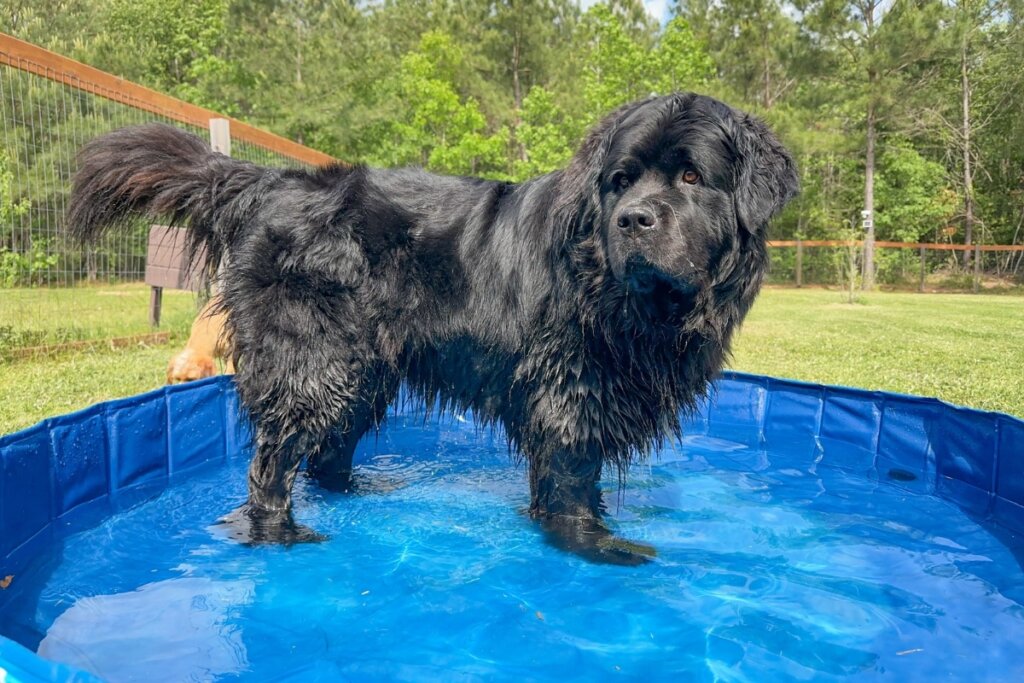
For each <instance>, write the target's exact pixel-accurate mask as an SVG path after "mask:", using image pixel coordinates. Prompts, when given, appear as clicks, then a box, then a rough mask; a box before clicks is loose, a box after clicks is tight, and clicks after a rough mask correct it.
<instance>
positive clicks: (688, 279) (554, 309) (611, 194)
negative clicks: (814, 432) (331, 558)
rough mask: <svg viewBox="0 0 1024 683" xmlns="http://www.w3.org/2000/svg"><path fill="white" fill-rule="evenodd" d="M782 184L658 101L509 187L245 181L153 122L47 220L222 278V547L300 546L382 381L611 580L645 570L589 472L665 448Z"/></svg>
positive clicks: (696, 104) (367, 174) (236, 170)
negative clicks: (453, 417) (433, 416)
mask: <svg viewBox="0 0 1024 683" xmlns="http://www.w3.org/2000/svg"><path fill="white" fill-rule="evenodd" d="M688 170H689V171H693V172H694V173H696V174H697V175H698V180H697V182H695V183H690V182H687V181H686V180H684V176H683V175H682V174H683V173H685V172H686V171H688ZM686 178H689V179H691V180H692V178H693V176H686ZM796 189H797V179H796V175H795V172H794V168H793V164H792V161H791V159H790V157H789V155H788V154H787V153H786V151H785V150H784V149H783V148H782V146H781V145H780V144H779V143H778V142H777V140H776V139H775V138H774V137H773V136H772V135H771V133H770V132H769V131H768V130H767V128H766V127H765V126H764V125H763V124H762V123H761V122H759V121H758V120H756V119H754V118H752V117H749V116H747V115H745V114H743V113H740V112H737V111H735V110H733V109H731V108H729V107H727V106H726V105H724V104H722V103H720V102H717V101H715V100H712V99H710V98H707V97H702V96H696V95H691V94H676V95H670V96H666V97H660V98H652V99H649V100H645V101H641V102H635V103H632V104H629V105H626V106H624V107H622V108H620V109H618V110H617V111H615V112H613V113H612V114H610V115H609V116H608V117H607V118H605V119H604V120H603V121H602V122H601V123H600V124H599V125H598V126H596V127H595V129H594V130H593V131H592V132H591V133H590V134H589V135H588V137H587V138H586V140H585V141H584V143H583V145H582V147H581V149H580V151H579V152H578V153H577V155H576V156H575V158H574V159H573V160H572V162H571V163H570V164H569V166H568V168H566V169H565V170H563V171H556V172H554V173H551V174H548V175H545V176H542V177H539V178H536V179H534V180H531V181H528V182H525V183H522V184H519V185H515V184H510V183H502V182H493V181H486V180H479V179H474V178H455V177H444V176H437V175H433V174H430V173H427V172H425V171H422V170H419V169H400V170H380V169H372V168H367V167H363V166H354V167H348V166H341V165H338V166H330V167H326V168H321V169H319V170H316V171H311V172H306V171H282V170H272V169H265V168H260V167H257V166H254V165H252V164H250V163H247V162H244V161H238V160H234V159H230V158H228V157H224V156H222V155H219V154H215V153H212V152H211V151H210V149H209V148H208V147H207V146H206V145H205V144H204V143H203V142H201V141H200V140H198V139H197V138H195V137H193V136H191V135H188V134H187V133H184V132H181V131H179V130H177V129H175V128H172V127H169V126H164V125H147V126H141V127H136V128H128V129H124V130H121V131H117V132H115V133H111V134H109V135H106V136H104V137H101V138H98V139H96V140H94V141H92V142H91V143H89V144H88V145H87V146H86V147H85V148H83V150H82V152H81V154H80V157H79V170H78V173H77V175H76V177H75V182H74V189H73V196H72V200H71V208H70V214H69V220H68V225H69V227H70V230H71V231H72V233H73V234H74V235H75V236H76V237H78V238H79V239H81V240H83V241H84V240H89V239H93V238H95V237H97V236H98V234H99V233H100V232H101V231H102V230H103V229H104V228H106V227H107V226H109V225H112V224H117V223H119V222H122V221H124V220H126V219H127V218H128V217H130V216H131V215H133V214H138V213H142V214H147V215H150V216H153V217H169V218H171V219H173V221H174V222H175V223H180V224H185V225H189V226H190V227H191V238H192V240H193V242H194V244H195V246H196V247H197V248H198V247H204V248H206V249H207V253H208V254H209V255H210V256H211V257H212V262H213V263H214V264H216V263H218V262H219V261H220V260H221V259H222V257H224V258H223V261H224V267H223V270H222V273H221V286H222V292H223V305H224V309H225V310H226V312H227V315H228V321H229V326H230V331H231V334H232V339H233V343H234V349H235V364H236V367H237V368H238V375H237V380H236V381H237V385H238V390H239V393H240V397H241V400H242V403H243V404H244V406H245V407H246V408H247V409H248V411H249V414H250V416H251V418H252V420H253V422H254V425H255V428H256V434H257V443H256V453H255V455H254V458H253V461H252V465H251V468H250V475H249V483H250V499H249V503H248V504H247V506H246V507H244V508H243V509H242V510H240V511H238V512H237V513H236V514H235V515H233V516H232V517H231V518H230V521H231V522H232V524H233V525H234V526H235V527H237V528H238V529H239V535H240V536H241V537H243V538H245V539H247V540H249V541H284V542H291V541H295V540H309V539H311V538H314V535H313V534H312V532H309V530H307V529H303V528H301V527H298V526H297V525H295V524H294V523H293V522H292V521H291V516H290V497H289V491H290V488H291V485H292V481H293V480H294V477H295V476H296V472H297V470H298V467H299V464H300V462H301V460H302V459H303V458H306V459H307V468H308V470H309V471H310V473H311V474H313V475H314V476H316V477H317V478H318V479H319V480H320V481H321V483H323V484H324V485H326V486H330V487H334V488H345V487H346V486H347V481H348V474H349V471H350V468H351V456H352V449H353V448H354V446H355V442H356V441H357V440H358V439H359V437H360V436H362V435H363V434H364V433H365V432H366V431H368V430H369V429H372V428H373V427H374V425H375V424H377V423H378V422H379V420H381V419H382V417H383V414H384V411H385V408H386V406H387V405H388V404H389V403H390V402H391V401H392V400H393V399H394V397H395V394H396V391H397V388H398V385H399V383H400V382H401V381H403V380H404V381H406V382H408V385H409V386H410V387H411V389H413V390H414V391H415V392H416V393H417V394H418V395H419V396H421V397H422V398H424V399H425V400H426V402H427V403H428V404H429V403H431V402H433V401H434V400H435V399H438V400H440V403H441V405H442V406H443V407H445V408H446V409H453V410H461V409H463V408H472V409H473V411H474V412H475V414H476V415H477V416H479V417H481V418H483V419H485V420H491V421H495V422H500V423H501V424H502V425H503V426H504V427H505V430H506V432H507V434H508V438H509V439H510V442H511V445H512V446H513V448H514V450H515V452H517V453H520V454H522V455H523V456H524V457H525V459H526V461H527V463H528V466H529V476H530V486H531V504H530V513H531V515H532V516H534V517H535V518H537V519H540V520H541V521H542V523H543V526H544V528H545V529H546V530H548V531H549V532H550V536H551V538H552V540H554V541H555V542H556V543H557V544H559V545H561V546H563V547H567V548H569V549H572V550H575V551H577V552H580V553H582V554H583V555H584V556H586V557H588V558H590V559H596V560H607V561H613V562H618V561H623V562H631V561H634V560H637V559H638V558H639V556H640V555H643V554H646V553H647V552H648V551H647V550H645V549H644V548H643V547H640V546H632V547H629V546H627V544H624V543H623V542H621V541H617V540H616V539H613V538H612V537H611V536H610V535H609V533H608V532H607V531H606V530H605V528H604V527H603V526H602V525H601V523H600V521H599V515H600V510H601V502H600V494H599V491H598V488H597V482H598V478H599V476H600V473H601V469H602V467H604V466H606V465H608V466H611V467H614V468H616V469H617V470H618V472H619V473H620V475H621V474H622V473H623V472H624V471H625V469H626V467H627V465H628V464H629V463H630V462H632V461H634V460H636V459H638V458H641V457H643V456H644V455H646V454H648V453H649V452H650V451H651V450H652V449H654V448H655V447H657V446H658V445H659V444H661V443H662V442H663V441H664V440H665V439H667V438H673V437H677V436H679V415H680V412H681V411H686V410H690V409H692V408H693V407H694V405H695V403H696V401H697V400H698V399H699V397H701V396H702V395H704V394H705V392H706V390H707V387H708V382H709V380H710V379H711V378H712V377H714V375H715V374H716V373H717V372H718V370H719V369H720V368H721V366H722V363H723V359H724V357H725V355H726V353H727V352H728V348H729V343H730V339H731V337H732V334H733V332H734V331H735V329H736V328H737V326H738V325H739V323H740V322H741V321H742V319H743V317H744V315H745V314H746V313H747V311H748V310H749V308H750V306H751V304H752V303H753V301H754V297H755V296H756V294H757V292H758V289H759V288H760V286H761V282H762V278H763V276H764V273H765V269H766V267H767V263H768V257H767V253H766V248H765V229H766V226H767V223H768V221H769V219H770V218H771V217H772V216H773V215H775V214H776V213H777V212H778V211H779V210H780V209H781V208H782V207H783V205H784V204H785V203H786V202H787V201H788V200H789V199H790V198H791V197H792V196H793V195H794V194H795V192H796ZM638 221H639V222H638ZM225 256H226V257H225Z"/></svg>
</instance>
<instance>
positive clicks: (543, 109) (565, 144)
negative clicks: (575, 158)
mask: <svg viewBox="0 0 1024 683" xmlns="http://www.w3.org/2000/svg"><path fill="white" fill-rule="evenodd" d="M579 131H580V126H579V125H578V124H577V123H576V122H575V121H574V120H573V119H572V118H571V117H570V116H569V115H568V114H567V113H566V112H565V110H564V109H563V108H562V107H561V106H559V104H558V98H557V97H556V96H555V93H553V92H551V91H549V90H547V89H546V88H543V87H541V86H535V87H534V88H533V89H531V90H530V93H529V94H528V95H527V96H526V97H525V98H524V99H523V110H522V124H521V125H520V127H519V130H518V134H519V141H520V142H521V143H522V144H523V145H524V147H525V148H526V159H525V160H522V161H517V162H516V164H515V177H516V179H518V180H522V179H525V178H530V177H532V176H535V175H541V174H543V173H550V172H551V171H554V170H555V169H558V168H562V167H564V166H565V164H566V163H568V161H569V159H570V158H571V157H572V154H573V152H574V151H575V142H576V140H577V139H579V135H580V132H579Z"/></svg>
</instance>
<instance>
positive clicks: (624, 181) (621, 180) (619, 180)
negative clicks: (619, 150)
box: [612, 171, 629, 190]
mask: <svg viewBox="0 0 1024 683" xmlns="http://www.w3.org/2000/svg"><path fill="white" fill-rule="evenodd" d="M612 183H613V184H614V185H615V187H617V188H619V189H620V190H625V189H626V188H627V187H629V176H628V175H626V174H625V173H623V172H621V171H620V172H618V173H616V174H615V175H614V176H612Z"/></svg>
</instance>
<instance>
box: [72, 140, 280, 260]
mask: <svg viewBox="0 0 1024 683" xmlns="http://www.w3.org/2000/svg"><path fill="white" fill-rule="evenodd" d="M266 172H267V171H266V169H263V168H260V167H258V166H255V165H253V164H250V163H248V162H244V161H239V160H236V159H232V158H230V157H227V156H224V155H223V154H218V153H216V152H213V151H212V150H211V149H210V148H209V146H207V145H206V143H204V142H203V141H202V140H200V139H199V138H197V137H196V136H194V135H191V134H189V133H186V132H184V131H182V130H180V129H178V128H174V127H173V126H168V125H165V124H146V125H142V126H134V127H131V128H123V129H121V130H118V131H115V132H113V133H109V134H107V135H103V136H101V137H98V138H96V139H95V140H92V141H91V142H89V143H88V144H87V145H85V147H83V148H82V150H81V151H80V152H79V154H78V170H77V172H76V173H75V177H74V182H73V184H72V188H71V202H70V205H69V208H68V216H67V226H68V232H69V233H70V234H71V236H72V237H73V238H75V239H77V240H78V241H79V242H81V243H87V242H91V241H94V240H96V239H97V238H98V237H99V236H100V235H101V234H102V233H103V232H104V231H105V230H106V229H108V228H116V227H120V226H123V225H125V224H127V223H129V222H130V220H131V219H132V218H135V217H139V216H146V217H149V218H152V219H166V220H169V221H170V223H171V224H172V225H183V226H189V227H190V228H191V230H190V233H189V249H190V252H191V254H192V255H195V254H196V253H198V250H199V249H200V248H205V249H206V254H207V265H208V266H210V267H216V264H217V263H219V262H220V257H221V255H222V254H223V252H224V249H225V247H226V246H227V245H229V244H230V243H231V242H232V241H233V239H234V235H235V233H236V231H237V230H238V229H239V228H240V227H241V226H242V224H243V223H244V222H245V220H246V218H247V214H248V212H249V209H250V208H251V203H250V202H235V201H233V200H235V199H236V198H238V196H239V195H240V194H241V193H242V191H243V190H245V189H247V188H249V187H251V186H252V185H253V184H254V183H256V182H257V181H259V179H260V178H261V177H263V176H264V174H265V173H266ZM239 204H242V205H243V206H239Z"/></svg>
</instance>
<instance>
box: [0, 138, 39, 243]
mask: <svg viewBox="0 0 1024 683" xmlns="http://www.w3.org/2000/svg"><path fill="white" fill-rule="evenodd" d="M10 161H11V158H10V156H8V154H7V152H6V151H4V150H2V149H0V226H6V225H9V224H10V223H12V222H13V221H14V219H15V218H18V217H20V216H24V215H25V214H26V213H28V210H29V209H30V208H31V207H32V202H31V201H29V199H28V198H27V197H22V198H20V199H15V198H14V170H13V169H12V168H11V163H10Z"/></svg>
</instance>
